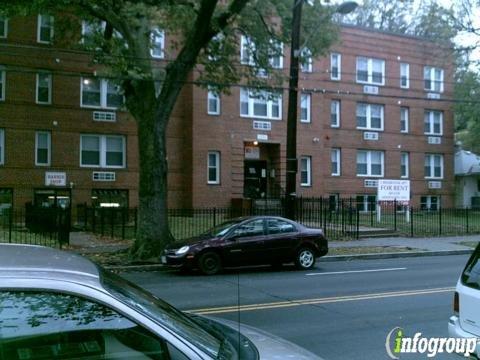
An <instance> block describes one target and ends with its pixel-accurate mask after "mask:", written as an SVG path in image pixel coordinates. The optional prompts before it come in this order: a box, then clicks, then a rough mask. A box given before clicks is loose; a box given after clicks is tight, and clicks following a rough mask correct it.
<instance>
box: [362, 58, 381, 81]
mask: <svg viewBox="0 0 480 360" xmlns="http://www.w3.org/2000/svg"><path fill="white" fill-rule="evenodd" d="M357 82H359V83H366V84H374V85H384V84H385V60H381V59H372V58H366V57H357Z"/></svg>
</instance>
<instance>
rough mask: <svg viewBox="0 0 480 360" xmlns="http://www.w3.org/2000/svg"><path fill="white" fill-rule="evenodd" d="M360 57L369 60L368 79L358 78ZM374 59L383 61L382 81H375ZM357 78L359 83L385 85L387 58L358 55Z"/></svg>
mask: <svg viewBox="0 0 480 360" xmlns="http://www.w3.org/2000/svg"><path fill="white" fill-rule="evenodd" d="M360 59H366V60H367V77H368V79H367V81H364V80H359V79H358V62H359V60H360ZM374 61H381V62H382V81H381V82H374V81H373V62H374ZM355 78H356V80H357V83H359V84H370V85H382V86H383V85H385V60H383V59H378V58H369V57H366V56H357V61H356V72H355Z"/></svg>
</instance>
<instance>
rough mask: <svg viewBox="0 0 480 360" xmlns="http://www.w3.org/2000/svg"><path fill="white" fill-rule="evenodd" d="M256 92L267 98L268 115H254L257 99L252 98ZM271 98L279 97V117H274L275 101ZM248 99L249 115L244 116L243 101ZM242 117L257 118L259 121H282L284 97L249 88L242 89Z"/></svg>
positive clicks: (277, 101)
mask: <svg viewBox="0 0 480 360" xmlns="http://www.w3.org/2000/svg"><path fill="white" fill-rule="evenodd" d="M255 92H258V93H261V94H263V95H262V96H264V97H266V98H267V100H266V102H267V115H266V116H264V115H255V114H254V104H255V100H257V98H256V97H255V96H252V94H254V93H255ZM271 96H277V97H278V98H277V100H276V103H277V105H278V117H274V116H273V106H274V104H275V101H274V100H272V99H271V98H270V97H271ZM245 98H247V102H248V113H247V114H242V99H243V100H245ZM240 117H245V118H257V119H270V120H282V95H281V94H273V93H270V92H268V91H265V90H261V91H255V90H251V89H248V88H243V87H242V88H240Z"/></svg>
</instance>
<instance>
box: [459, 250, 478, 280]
mask: <svg viewBox="0 0 480 360" xmlns="http://www.w3.org/2000/svg"><path fill="white" fill-rule="evenodd" d="M462 283H463V284H464V285H465V286H469V287H471V288H474V289H480V246H478V247H477V249H476V250H475V252H474V253H473V254H472V257H471V258H470V260H469V261H468V263H467V266H465V270H463V273H462Z"/></svg>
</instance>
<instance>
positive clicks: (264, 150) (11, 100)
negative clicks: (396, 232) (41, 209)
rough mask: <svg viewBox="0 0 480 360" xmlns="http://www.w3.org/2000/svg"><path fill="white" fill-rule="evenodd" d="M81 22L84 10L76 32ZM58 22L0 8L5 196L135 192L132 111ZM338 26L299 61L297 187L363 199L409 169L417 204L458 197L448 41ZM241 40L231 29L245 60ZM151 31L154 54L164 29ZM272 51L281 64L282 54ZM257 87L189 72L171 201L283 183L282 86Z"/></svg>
mask: <svg viewBox="0 0 480 360" xmlns="http://www.w3.org/2000/svg"><path fill="white" fill-rule="evenodd" d="M88 31H89V28H88V25H86V24H83V25H82V24H80V23H79V24H78V39H79V41H80V40H81V39H82V35H81V34H82V33H83V34H88ZM53 33H54V21H53V18H51V17H50V16H45V15H38V16H36V17H28V18H14V19H8V20H7V19H0V49H1V51H0V65H1V67H0V175H1V176H0V207H2V208H3V207H9V206H11V205H12V204H13V206H14V207H23V206H24V204H25V203H26V202H33V203H34V204H36V205H39V206H51V205H53V204H57V205H61V206H72V207H74V208H75V206H76V205H78V204H84V203H86V204H89V205H90V204H92V205H101V206H118V205H119V206H130V207H134V206H137V204H138V197H137V183H138V156H137V143H138V138H137V134H136V124H135V122H134V121H133V119H132V118H131V117H130V116H129V114H128V113H126V112H125V111H122V110H119V106H120V105H121V103H122V101H123V98H122V96H121V95H120V94H119V93H118V89H117V88H116V86H115V85H114V84H113V82H111V81H109V80H106V79H99V78H97V77H95V68H94V67H93V66H92V64H91V62H90V57H89V56H88V54H86V53H85V52H83V51H81V50H79V49H75V47H73V48H71V47H68V48H67V47H65V46H60V45H57V43H56V40H52V39H53ZM340 38H341V41H340V43H339V44H337V45H335V46H334V47H333V48H332V49H331V51H330V53H329V55H328V56H325V57H322V58H318V59H310V60H309V59H307V60H306V61H305V62H304V63H303V64H302V71H301V74H300V87H301V88H302V89H303V90H302V91H301V95H300V96H299V97H300V99H299V103H300V106H299V119H298V138H297V144H298V150H297V154H298V157H299V172H298V189H297V194H298V195H300V196H317V197H318V196H331V197H332V198H334V197H335V198H337V197H356V198H357V200H358V201H359V204H360V205H359V206H360V208H361V209H363V210H367V208H368V204H367V202H368V201H369V200H373V196H375V194H376V188H375V187H376V181H377V180H378V179H379V178H385V179H408V180H410V181H411V193H412V194H411V195H412V200H413V204H414V205H420V204H422V205H423V206H424V207H428V208H436V207H438V206H439V205H440V203H441V204H442V206H444V207H448V206H452V205H453V198H454V194H453V192H454V174H453V153H454V147H453V114H452V110H451V107H452V106H451V105H452V103H451V102H449V101H442V100H445V99H451V98H452V89H453V65H452V62H451V60H450V59H451V57H450V54H449V53H448V49H441V48H440V47H439V46H438V45H437V44H434V43H431V42H428V41H425V40H422V39H419V38H414V37H409V36H400V35H394V34H387V33H384V32H378V31H373V30H367V29H363V28H358V27H350V26H343V27H342V29H341V36H340ZM247 40H248V39H246V38H241V39H239V59H240V61H241V62H242V63H244V64H245V66H248V64H249V63H250V61H251V59H250V58H249V53H248V41H247ZM154 43H155V46H154V48H153V49H152V57H153V58H154V60H155V59H158V61H162V58H163V57H164V56H165V50H166V49H168V43H169V36H168V34H164V33H163V32H157V35H156V36H155V40H154ZM246 44H247V45H246ZM167 51H168V50H167ZM283 53H284V54H288V53H289V51H288V49H287V48H286V47H285V48H284V51H283ZM155 61H157V60H155ZM272 64H274V65H275V66H276V67H278V68H279V71H282V69H283V71H285V72H287V70H288V66H289V59H288V57H287V56H284V57H283V58H281V57H279V58H276V59H272ZM191 80H195V75H194V74H192V75H191ZM262 95H267V94H266V93H255V94H254V93H253V91H251V90H249V89H247V88H244V87H240V86H236V87H233V88H232V89H231V95H229V96H226V95H223V94H222V95H217V94H215V93H214V92H210V91H207V90H205V89H202V88H199V87H196V86H193V85H185V87H184V89H183V91H182V93H181V96H180V97H179V99H178V102H177V105H176V108H175V110H174V113H173V115H172V118H171V121H170V124H169V129H168V159H169V160H168V161H169V205H170V207H172V208H190V207H206V206H227V205H229V204H230V203H231V199H234V198H263V197H278V196H280V195H281V194H282V192H283V190H282V189H284V188H285V162H286V161H285V153H286V114H287V96H286V95H287V92H286V90H284V91H283V93H276V94H273V96H266V97H264V98H262ZM439 100H440V101H439Z"/></svg>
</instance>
